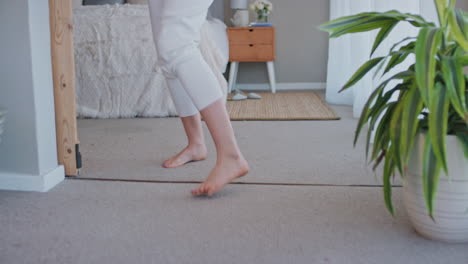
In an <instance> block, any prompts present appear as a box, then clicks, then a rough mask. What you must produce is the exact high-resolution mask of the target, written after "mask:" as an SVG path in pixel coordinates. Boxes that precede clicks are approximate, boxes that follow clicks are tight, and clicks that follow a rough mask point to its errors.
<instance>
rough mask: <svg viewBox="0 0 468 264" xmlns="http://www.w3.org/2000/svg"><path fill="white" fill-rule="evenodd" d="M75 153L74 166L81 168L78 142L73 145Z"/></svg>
mask: <svg viewBox="0 0 468 264" xmlns="http://www.w3.org/2000/svg"><path fill="white" fill-rule="evenodd" d="M75 154H76V168H77V169H81V167H82V163H81V153H80V144H76V145H75Z"/></svg>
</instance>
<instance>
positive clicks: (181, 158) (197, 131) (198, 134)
mask: <svg viewBox="0 0 468 264" xmlns="http://www.w3.org/2000/svg"><path fill="white" fill-rule="evenodd" d="M180 119H181V120H182V124H183V125H184V129H185V133H186V134H187V139H188V145H187V147H185V148H184V149H183V150H182V151H181V152H180V153H179V154H177V155H175V156H174V157H172V158H170V159H168V160H166V161H164V163H163V167H165V168H176V167H179V166H182V165H184V164H186V163H187V162H191V161H200V160H204V159H206V153H207V150H206V145H205V138H204V137H203V129H202V124H201V120H200V114H196V115H193V116H188V117H181V118H180Z"/></svg>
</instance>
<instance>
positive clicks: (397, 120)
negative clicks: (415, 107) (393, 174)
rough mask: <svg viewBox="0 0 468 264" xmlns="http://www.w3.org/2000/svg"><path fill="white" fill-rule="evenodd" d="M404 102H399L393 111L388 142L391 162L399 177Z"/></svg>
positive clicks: (401, 169)
mask: <svg viewBox="0 0 468 264" xmlns="http://www.w3.org/2000/svg"><path fill="white" fill-rule="evenodd" d="M403 107H404V102H403V101H399V102H398V104H397V106H396V108H395V110H394V111H393V115H392V119H391V120H390V140H391V142H392V148H393V153H394V154H393V156H394V157H393V161H394V162H395V165H396V167H397V168H398V171H399V172H400V174H401V175H403V174H404V173H403V162H402V161H403V159H402V153H401V152H400V146H401V144H402V142H401V140H402V138H401V136H402V117H403Z"/></svg>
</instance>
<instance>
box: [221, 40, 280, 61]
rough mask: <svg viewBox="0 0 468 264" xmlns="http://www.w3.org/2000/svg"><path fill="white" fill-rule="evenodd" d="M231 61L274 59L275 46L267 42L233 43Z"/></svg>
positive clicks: (230, 47) (230, 46)
mask: <svg viewBox="0 0 468 264" xmlns="http://www.w3.org/2000/svg"><path fill="white" fill-rule="evenodd" d="M229 49H230V51H229V53H230V57H229V61H240V62H254V61H274V60H275V48H274V46H273V45H265V44H231V45H229Z"/></svg>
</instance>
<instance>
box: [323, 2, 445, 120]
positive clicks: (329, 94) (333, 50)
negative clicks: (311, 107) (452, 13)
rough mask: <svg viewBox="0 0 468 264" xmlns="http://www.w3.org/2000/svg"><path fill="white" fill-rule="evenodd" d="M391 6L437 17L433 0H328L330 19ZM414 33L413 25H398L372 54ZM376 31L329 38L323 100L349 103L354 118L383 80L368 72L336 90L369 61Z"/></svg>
mask: <svg viewBox="0 0 468 264" xmlns="http://www.w3.org/2000/svg"><path fill="white" fill-rule="evenodd" d="M393 9H396V10H398V11H400V12H405V13H413V14H422V15H423V16H424V17H425V18H426V19H428V20H430V21H436V19H437V14H436V12H435V8H434V1H433V0H330V18H331V19H334V18H338V17H342V16H347V15H353V14H357V13H360V12H370V11H377V12H384V11H388V10H393ZM416 33H417V30H416V29H414V28H413V27H412V26H409V25H400V26H398V27H397V28H395V29H394V31H393V33H392V34H391V35H389V37H388V39H387V40H386V41H385V42H384V43H383V44H382V45H381V46H380V48H379V49H378V50H377V52H376V53H375V55H374V56H381V55H384V54H386V53H387V52H388V50H389V49H390V47H391V46H392V44H393V43H395V42H398V41H399V40H401V39H403V38H405V37H407V36H415V35H416ZM376 34H377V32H369V33H360V34H352V35H345V36H342V37H340V38H338V39H330V45H329V61H328V74H327V90H326V99H327V102H328V103H330V104H345V105H352V106H353V115H354V116H355V117H358V116H359V115H360V114H361V111H362V108H363V107H364V104H365V102H366V100H367V99H368V98H369V95H370V94H371V93H372V90H373V89H374V88H375V87H376V86H377V85H378V84H379V83H380V82H381V81H382V79H379V78H376V79H373V78H372V75H373V74H372V73H370V74H369V75H368V76H366V77H365V78H363V79H362V80H361V81H360V82H359V83H357V84H356V85H354V87H352V88H350V89H349V90H346V91H344V92H342V93H338V91H339V90H340V89H341V87H342V86H343V85H344V84H345V83H346V81H347V80H348V79H349V78H350V77H351V76H352V74H353V73H354V72H355V71H356V70H357V69H358V68H359V67H360V66H361V65H362V64H363V63H364V62H366V61H367V60H369V55H370V51H371V48H372V45H373V39H374V37H375V35H376ZM410 60H411V58H410V59H409V60H408V61H407V62H406V63H405V64H404V65H401V66H399V67H398V68H395V69H394V70H393V71H392V72H391V73H389V74H387V75H386V76H384V78H385V77H387V76H388V75H391V74H392V73H395V72H396V71H401V70H403V69H404V68H406V67H408V64H410V62H411V61H410Z"/></svg>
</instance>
